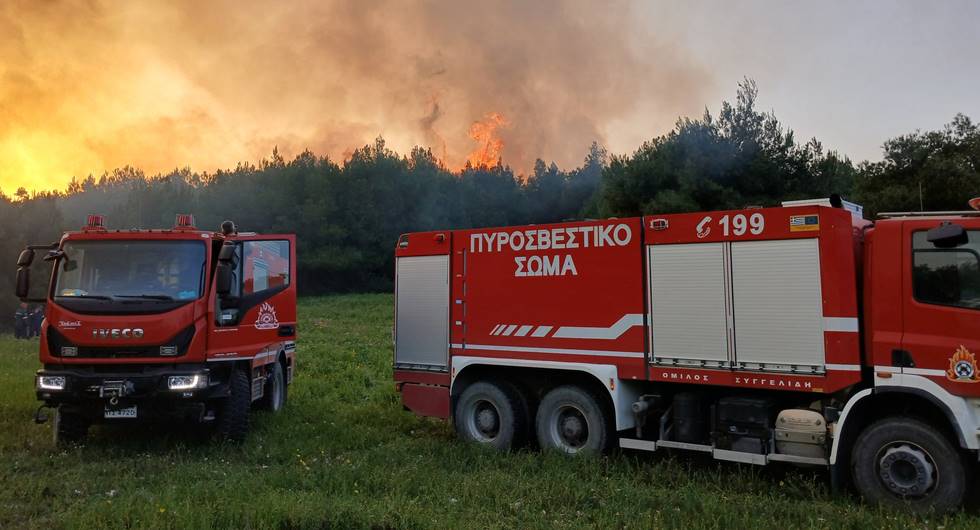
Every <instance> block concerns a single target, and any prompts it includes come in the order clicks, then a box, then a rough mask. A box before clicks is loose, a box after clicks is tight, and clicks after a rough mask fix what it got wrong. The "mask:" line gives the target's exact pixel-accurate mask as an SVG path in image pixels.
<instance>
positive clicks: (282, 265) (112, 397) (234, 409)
mask: <svg viewBox="0 0 980 530" xmlns="http://www.w3.org/2000/svg"><path fill="white" fill-rule="evenodd" d="M38 251H46V254H44V255H43V257H41V256H37V254H38ZM295 252H296V250H295V237H294V236H292V235H258V234H255V233H246V232H238V230H237V229H236V228H235V227H234V224H233V223H230V222H225V223H224V224H223V225H222V229H221V230H220V231H218V232H210V231H203V230H198V229H197V228H196V227H194V220H193V217H192V216H190V215H178V216H177V222H176V224H175V226H174V227H173V228H171V229H163V230H108V229H107V228H106V227H105V221H104V218H103V217H102V216H97V215H92V216H89V218H88V221H87V223H86V225H85V226H84V227H83V228H82V229H81V230H80V231H74V232H68V233H65V234H64V235H63V236H62V238H61V240H60V241H59V242H57V243H54V244H51V245H32V246H30V247H28V248H27V249H25V250H24V251H23V252H22V253H21V256H20V258H19V259H18V275H17V294H18V296H19V297H20V298H21V299H22V300H24V301H32V302H44V303H45V319H44V322H43V323H42V326H41V340H40V362H41V364H42V368H41V369H40V370H39V371H38V372H37V376H36V393H37V398H38V399H39V400H40V401H42V402H43V405H42V407H41V408H40V409H39V410H38V414H37V416H36V419H37V420H39V421H43V420H44V419H45V418H46V416H45V415H44V414H42V413H41V411H42V409H43V408H46V407H47V408H52V409H54V410H55V422H54V435H55V440H56V441H57V442H68V441H77V440H79V439H81V438H82V437H84V436H85V434H86V432H87V430H88V427H89V426H90V425H92V424H93V423H98V422H132V421H134V420H138V419H142V418H149V417H160V416H167V417H174V418H180V419H186V420H191V421H193V422H197V423H200V424H210V425H212V426H213V427H214V428H215V430H216V431H217V433H218V434H219V435H220V436H221V437H224V438H228V439H231V440H236V441H240V440H242V439H243V438H244V437H245V435H246V433H247V431H248V416H249V410H250V409H251V408H252V407H253V405H256V406H262V407H264V408H268V409H271V410H273V411H278V410H281V409H282V407H283V405H284V404H285V401H286V395H287V386H288V385H289V384H290V383H291V381H292V377H293V369H294V367H295V355H296V353H295V352H296V348H295V340H296V284H295V269H296V260H295ZM38 257H40V258H41V259H43V260H44V261H45V262H48V263H50V266H51V276H50V281H49V283H48V286H47V290H46V293H45V296H44V297H43V298H33V299H32V298H30V297H29V293H30V292H31V289H30V282H31V278H30V272H31V269H32V265H34V264H35V260H36V258H38ZM35 268H36V267H35Z"/></svg>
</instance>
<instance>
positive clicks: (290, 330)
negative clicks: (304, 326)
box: [279, 326, 296, 337]
mask: <svg viewBox="0 0 980 530" xmlns="http://www.w3.org/2000/svg"><path fill="white" fill-rule="evenodd" d="M295 334H296V326H279V336H280V337H292V336H293V335H295Z"/></svg>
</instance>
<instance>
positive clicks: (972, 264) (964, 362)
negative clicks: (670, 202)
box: [394, 201, 980, 507]
mask: <svg viewBox="0 0 980 530" xmlns="http://www.w3.org/2000/svg"><path fill="white" fill-rule="evenodd" d="M829 204H830V202H829V201H812V202H810V203H807V201H803V204H799V202H798V203H797V204H795V205H792V206H785V207H779V208H750V209H745V210H734V211H719V212H701V213H687V214H669V215H651V216H645V217H642V218H629V219H608V220H600V221H580V222H568V223H560V224H552V225H532V226H521V227H509V228H494V229H475V230H455V231H438V232H425V233H413V234H406V235H403V236H402V237H401V239H400V240H399V242H398V247H397V249H396V314H395V359H394V377H395V381H396V383H397V385H398V387H399V389H400V391H401V395H402V400H403V403H404V405H405V406H406V407H407V408H408V409H411V410H413V411H415V412H416V413H417V414H421V415H428V416H437V417H443V418H450V417H452V418H453V420H454V422H455V423H456V427H457V430H458V431H459V432H460V434H461V436H462V437H463V438H467V439H473V440H476V441H481V442H486V443H490V444H491V445H495V446H498V447H511V446H513V445H515V444H516V443H518V442H519V441H520V440H521V439H526V438H530V437H533V436H535V435H536V436H537V438H538V442H539V444H540V445H542V446H543V447H554V448H557V449H560V450H564V451H566V452H577V450H578V449H579V448H580V447H578V446H576V444H584V446H582V447H592V448H601V449H605V448H607V447H608V446H610V445H614V443H613V440H615V438H616V437H617V436H616V435H617V434H618V438H619V442H620V445H621V446H622V447H624V448H631V449H645V450H656V449H660V448H682V449H693V450H697V451H705V452H710V453H712V454H714V456H715V457H716V458H719V459H726V460H735V461H740V462H751V463H755V464H766V463H770V462H773V461H786V462H795V463H799V464H806V465H814V464H816V465H826V466H830V467H831V468H832V469H834V470H835V475H838V476H846V475H847V474H849V473H848V472H850V471H851V469H850V467H849V463H850V462H851V460H850V455H851V453H852V450H854V451H856V450H859V449H863V448H864V445H868V444H871V443H873V442H874V440H872V441H870V442H868V441H867V440H866V438H868V437H869V436H871V435H870V434H868V432H869V430H868V427H869V426H871V425H873V424H874V421H873V420H875V419H879V418H881V417H891V416H894V417H907V416H908V415H910V414H911V413H912V412H914V413H915V414H916V415H917V416H918V417H920V418H921V419H922V421H923V422H924V424H926V425H928V426H929V429H934V430H935V431H936V432H943V433H947V434H948V438H949V441H950V445H951V446H953V447H955V448H956V450H957V451H962V452H963V453H964V454H969V455H971V456H969V458H967V460H970V461H975V460H976V454H975V453H976V450H977V448H978V446H980V438H978V434H980V431H978V426H980V399H977V398H980V384H976V383H977V382H980V376H978V374H977V369H976V361H975V357H974V353H973V352H976V351H978V350H980V311H978V309H980V270H978V265H980V254H978V250H980V246H978V245H980V218H978V217H974V216H973V215H972V214H948V215H943V214H937V215H934V216H920V215H908V216H892V217H889V218H886V219H882V220H879V221H878V222H877V223H875V224H872V223H871V222H869V221H867V220H865V219H863V218H862V217H861V215H860V213H859V210H858V211H849V210H848V209H844V208H841V207H836V208H835V207H830V206H829ZM852 206H853V205H852ZM852 210H854V208H852ZM942 223H947V224H951V225H954V228H955V227H958V228H959V229H962V231H963V233H962V234H960V235H959V236H958V237H959V240H957V241H956V244H955V245H951V246H950V245H947V244H946V243H943V245H939V244H938V243H937V244H936V245H934V244H932V243H930V242H928V241H927V239H929V238H931V237H932V236H931V235H930V236H929V237H928V238H927V233H929V234H932V232H929V231H930V230H933V229H937V227H939V226H940V225H941V224H942ZM948 239H949V238H947V240H948ZM944 241H946V240H944ZM937 245H938V246H937ZM974 247H976V248H974ZM944 260H945V261H944ZM950 267H952V268H950ZM957 267H958V268H957ZM957 274H958V275H959V276H957ZM974 283H976V285H974ZM954 290H955V291H956V293H953V294H951V293H952V291H954ZM954 294H955V296H954ZM944 297H945V298H944ZM477 383H480V384H483V385H484V386H480V387H479V389H478V390H471V391H470V393H473V394H479V393H480V392H484V394H480V395H482V396H483V397H477V398H472V399H471V398H470V397H469V396H468V389H470V388H471V387H475V386H477ZM485 385H491V386H493V387H494V388H490V387H487V386H485ZM494 385H495V386H494ZM569 387H571V388H572V389H571V391H572V394H569V393H568V392H569V390H568V388H569ZM556 389H557V390H556ZM576 390H577V391H580V392H579V394H581V396H586V397H581V396H580V397H579V398H575V397H574V396H575V394H574V391H576ZM495 392H496V394H495ZM551 394H553V395H551ZM549 395H551V396H550V397H549ZM495 396H496V397H495ZM562 396H564V397H562ZM589 396H591V397H589ZM561 399H564V400H565V401H561ZM576 399H578V401H576ZM590 399H591V401H592V402H594V403H593V405H594V406H595V408H596V410H601V411H603V412H602V413H601V414H598V416H596V415H590V413H589V410H590V407H592V406H593V405H589V404H588V402H589V400H590ZM561 402H563V403H565V405H559V404H558V403H561ZM481 403H482V405H481ZM508 403H518V406H516V407H511V406H509V405H508ZM576 403H577V404H576ZM691 404H693V405H691ZM692 406H693V410H695V411H701V412H700V413H698V412H695V413H693V414H692V415H690V416H689V417H685V418H683V419H682V418H681V417H680V414H681V413H682V411H684V412H683V414H688V412H686V411H689V410H692V408H691V407H692ZM467 407H469V408H467ZM549 407H552V408H555V410H556V411H557V412H554V413H552V411H551V409H550V408H549ZM562 407H565V408H564V409H562ZM511 409H513V410H511ZM562 410H570V411H572V412H569V413H566V412H561V411H562ZM576 410H577V411H578V412H575V411H576ZM758 411H762V412H758ZM811 413H812V414H811ZM603 415H604V416H606V417H605V418H600V417H599V416H603ZM794 415H801V417H802V418H803V420H800V421H803V422H804V423H806V422H809V423H807V425H806V427H805V428H803V427H801V429H802V430H803V431H806V430H807V429H812V430H813V433H810V432H809V431H807V433H802V432H797V431H792V430H790V431H786V432H783V431H779V426H780V425H781V424H780V423H777V416H778V418H779V421H782V422H783V423H785V422H786V421H796V420H798V419H799V418H795V416H794ZM471 417H472V418H475V419H470V418H471ZM508 418H509V419H508ZM515 418H516V419H515ZM549 418H551V420H549ZM732 418H742V419H741V420H738V421H735V420H733V419H732ZM787 418H789V419H787ZM552 420H553V423H555V422H556V423H555V424H554V425H551V426H549V424H548V422H549V421H552ZM466 422H470V423H468V424H467V423H466ZM481 422H482V423H481ZM508 422H513V425H510V426H509V427H508ZM692 422H693V423H694V424H695V425H697V424H698V422H704V424H705V428H704V430H703V432H701V431H699V430H698V429H694V431H690V430H689V426H690V425H691V423H692ZM732 422H734V423H732ZM606 423H608V430H609V432H610V433H611V435H610V436H609V437H608V438H609V439H608V440H606V439H605V438H603V439H602V440H600V441H598V442H595V443H597V444H598V446H593V445H591V444H593V441H594V440H593V438H594V436H593V435H594V431H596V430H597V429H596V427H597V425H605V424H606ZM736 424H737V425H736ZM467 425H469V427H467ZM583 425H588V426H589V428H591V429H592V431H593V432H592V434H589V435H588V436H586V435H583V434H581V432H584V431H581V426H583ZM726 425H727V427H726V429H727V430H726V429H722V427H724V426H726ZM815 425H816V426H818V428H817V427H815ZM502 426H504V427H502ZM712 426H713V427H712ZM467 429H469V430H467ZM481 429H482V430H481ZM548 429H552V430H551V431H548ZM562 429H566V430H565V431H562ZM576 429H579V430H578V431H577V430H576ZM682 431H683V435H681V434H680V433H681V432H682ZM548 432H553V433H557V434H554V436H553V437H552V438H549V436H550V435H549V434H548ZM563 432H565V433H578V434H575V436H578V437H579V438H575V437H574V436H573V437H572V438H571V439H572V440H573V442H571V443H569V442H568V440H564V441H563V438H562V436H564V435H563V434H562V433H563ZM699 433H700V434H699ZM804 434H805V436H811V435H812V437H815V438H813V444H812V445H813V446H812V447H810V446H807V447H806V448H805V449H800V447H797V446H793V445H790V446H786V445H785V444H779V445H778V446H777V444H778V443H779V442H780V440H789V439H792V440H796V438H797V437H804ZM872 434H873V433H872ZM780 436H783V437H784V438H780ZM862 436H864V437H862ZM785 437H789V438H785ZM862 443H863V444H864V445H861V444H862ZM924 444H925V443H924V442H923V444H922V445H924ZM855 446H856V447H855ZM787 447H789V449H787ZM780 448H782V449H784V450H780ZM888 451H891V452H888ZM888 451H886V453H887V454H888V455H889V458H891V460H895V459H899V460H901V459H902V458H905V460H902V461H903V462H904V461H909V462H912V463H913V464H910V465H913V467H914V464H915V463H917V462H920V461H921V462H926V464H923V465H924V466H926V467H924V468H923V469H928V470H934V469H936V468H937V467H939V464H938V463H937V462H938V461H939V460H942V459H941V458H940V457H939V456H936V455H934V454H932V453H935V452H937V451H939V449H935V448H933V449H931V452H930V450H929V449H928V448H927V449H923V450H922V451H918V452H917V451H916V450H910V451H905V449H895V450H891V449H889V450H888ZM903 451H904V452H903ZM892 453H894V454H892ZM882 454H885V453H882ZM909 455H911V456H909ZM923 455H925V456H923ZM879 456H880V455H879ZM906 457H907V458H906ZM881 458H884V457H883V456H881ZM917 459H918V460H917ZM875 465H878V466H880V465H883V464H881V463H880V462H879V463H877V464H875ZM971 465H972V464H971ZM930 466H931V467H930ZM876 469H877V470H878V472H879V473H878V474H879V475H881V476H884V475H883V474H881V473H880V470H881V468H880V467H879V468H876ZM961 471H962V470H961ZM923 473H925V472H923ZM930 473H931V471H930ZM916 477H918V479H921V480H920V482H918V483H915V484H914V486H915V488H919V489H929V493H928V494H926V493H923V492H919V493H918V494H915V495H913V494H912V493H909V491H911V489H909V490H908V491H904V490H902V487H905V486H901V485H898V486H895V487H894V488H891V487H890V486H888V485H887V484H886V485H885V487H884V488H885V490H887V493H888V494H889V495H891V497H894V498H900V499H902V500H906V501H908V500H911V501H914V502H918V503H919V504H921V505H923V506H925V505H929V506H932V507H935V506H943V505H942V502H947V501H948V498H949V497H950V495H953V496H954V497H955V492H954V494H948V491H947V490H948V489H949V486H948V485H947V484H944V483H942V482H941V481H939V480H938V479H935V478H934V477H933V478H929V477H925V478H923V477H924V475H923V476H916V475H915V474H914V473H913V479H915V478H916ZM913 479H910V480H913ZM882 480H885V479H882ZM858 485H859V489H862V484H860V483H859V484H858ZM911 487H912V486H908V488H911ZM908 488H907V489H908ZM954 489H955V488H954ZM903 491H904V493H903ZM862 492H863V493H865V494H866V495H868V496H873V495H871V494H869V493H868V492H867V491H865V489H862ZM886 497H887V496H883V497H882V499H885V498H886ZM939 498H943V499H946V501H942V502H940V501H937V499H939ZM957 502H958V501H957Z"/></svg>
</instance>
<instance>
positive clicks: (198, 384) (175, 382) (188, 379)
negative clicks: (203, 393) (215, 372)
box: [167, 374, 208, 390]
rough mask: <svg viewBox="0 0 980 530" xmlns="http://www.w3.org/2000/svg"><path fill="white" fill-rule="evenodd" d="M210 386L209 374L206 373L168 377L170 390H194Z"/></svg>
mask: <svg viewBox="0 0 980 530" xmlns="http://www.w3.org/2000/svg"><path fill="white" fill-rule="evenodd" d="M206 386H208V376H206V375H204V374H193V375H172V376H170V377H168V378H167V388H168V389H170V390H193V389H195V388H204V387H206Z"/></svg>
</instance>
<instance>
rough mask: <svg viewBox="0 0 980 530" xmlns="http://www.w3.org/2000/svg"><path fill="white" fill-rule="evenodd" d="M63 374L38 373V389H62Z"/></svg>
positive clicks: (63, 383) (63, 386) (63, 387)
mask: <svg viewBox="0 0 980 530" xmlns="http://www.w3.org/2000/svg"><path fill="white" fill-rule="evenodd" d="M65 383H66V381H65V376H63V375H39V376H38V377H37V388H38V390H64V389H65Z"/></svg>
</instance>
